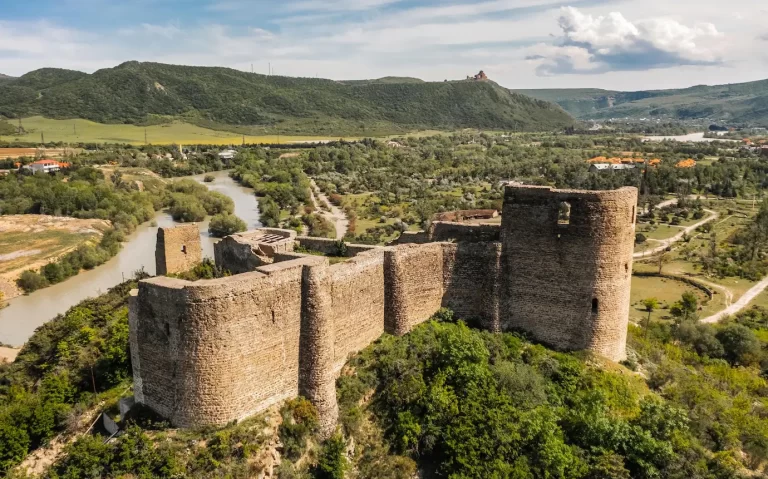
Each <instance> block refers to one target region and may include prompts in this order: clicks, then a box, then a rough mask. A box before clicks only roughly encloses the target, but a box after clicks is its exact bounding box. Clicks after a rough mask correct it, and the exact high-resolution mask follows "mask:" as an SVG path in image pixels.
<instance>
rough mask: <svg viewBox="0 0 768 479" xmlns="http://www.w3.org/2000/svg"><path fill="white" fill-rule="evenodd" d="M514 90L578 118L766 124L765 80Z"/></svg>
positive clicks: (767, 88) (767, 90)
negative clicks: (638, 87) (677, 86)
mask: <svg viewBox="0 0 768 479" xmlns="http://www.w3.org/2000/svg"><path fill="white" fill-rule="evenodd" d="M514 91H516V92H517V93H522V94H524V95H529V96H531V97H533V98H538V99H540V100H544V101H551V102H555V103H557V104H559V105H560V106H561V107H563V108H564V109H565V110H566V111H568V112H569V113H571V114H572V115H574V116H576V117H580V118H589V119H600V118H623V117H631V118H642V117H653V118H672V119H679V120H689V119H707V120H711V121H722V122H726V123H739V124H742V123H743V124H748V125H768V80H761V81H755V82H749V83H736V84H731V85H715V86H706V85H698V86H694V87H690V88H684V89H679V90H648V91H636V92H620V91H611V90H599V89H591V88H585V89H561V90H557V89H553V90H514Z"/></svg>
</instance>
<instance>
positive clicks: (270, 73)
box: [269, 62, 272, 76]
mask: <svg viewBox="0 0 768 479" xmlns="http://www.w3.org/2000/svg"><path fill="white" fill-rule="evenodd" d="M269 76H272V62H269Z"/></svg>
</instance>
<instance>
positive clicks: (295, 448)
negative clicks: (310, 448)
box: [278, 397, 317, 461]
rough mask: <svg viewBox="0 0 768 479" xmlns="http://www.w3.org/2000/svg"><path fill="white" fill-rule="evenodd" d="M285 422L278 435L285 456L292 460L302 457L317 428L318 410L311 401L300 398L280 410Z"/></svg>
mask: <svg viewBox="0 0 768 479" xmlns="http://www.w3.org/2000/svg"><path fill="white" fill-rule="evenodd" d="M280 414H281V415H282V417H283V422H282V424H280V428H279V429H278V433H279V434H280V440H281V441H282V443H283V448H284V454H285V457H287V458H288V459H290V460H294V461H295V460H296V459H298V458H299V457H301V454H302V453H303V452H304V448H305V446H306V444H307V438H308V437H309V436H310V434H313V433H314V432H315V429H316V428H317V409H316V408H315V406H314V405H313V404H312V403H311V402H309V400H307V399H305V398H303V397H299V398H296V399H293V400H291V401H288V402H287V403H285V405H284V406H283V407H282V408H281V409H280Z"/></svg>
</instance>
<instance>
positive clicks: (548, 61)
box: [529, 7, 722, 75]
mask: <svg viewBox="0 0 768 479" xmlns="http://www.w3.org/2000/svg"><path fill="white" fill-rule="evenodd" d="M558 24H559V27H560V29H561V30H562V35H561V36H560V37H558V38H557V40H556V42H555V44H554V45H546V44H542V45H537V46H536V47H534V48H533V49H532V50H531V55H530V57H529V58H530V59H531V60H532V61H534V62H535V63H537V64H538V68H537V71H538V72H539V73H540V74H543V75H551V74H559V73H602V72H605V71H612V70H614V71H620V70H648V69H653V68H663V67H670V66H675V65H706V64H717V63H720V62H721V61H722V58H721V56H720V46H721V41H722V40H721V37H722V34H721V33H720V32H718V30H717V28H716V27H715V26H714V25H713V24H711V23H698V24H696V25H694V26H687V25H684V24H682V23H680V22H678V21H676V20H674V19H671V18H651V19H647V20H642V21H638V22H635V23H632V22H630V21H629V20H627V19H626V18H625V17H624V16H623V15H622V14H621V13H619V12H612V13H609V14H608V15H606V16H597V17H594V16H592V15H588V14H584V13H582V12H580V11H579V10H577V9H575V8H573V7H564V8H563V9H562V10H561V12H560V18H559V20H558Z"/></svg>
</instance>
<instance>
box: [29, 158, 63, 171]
mask: <svg viewBox="0 0 768 479" xmlns="http://www.w3.org/2000/svg"><path fill="white" fill-rule="evenodd" d="M24 168H26V169H28V170H32V172H33V173H40V172H43V173H52V172H55V171H59V170H60V169H61V165H60V164H59V162H58V161H56V160H37V161H35V162H32V163H30V164H28V165H24Z"/></svg>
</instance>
